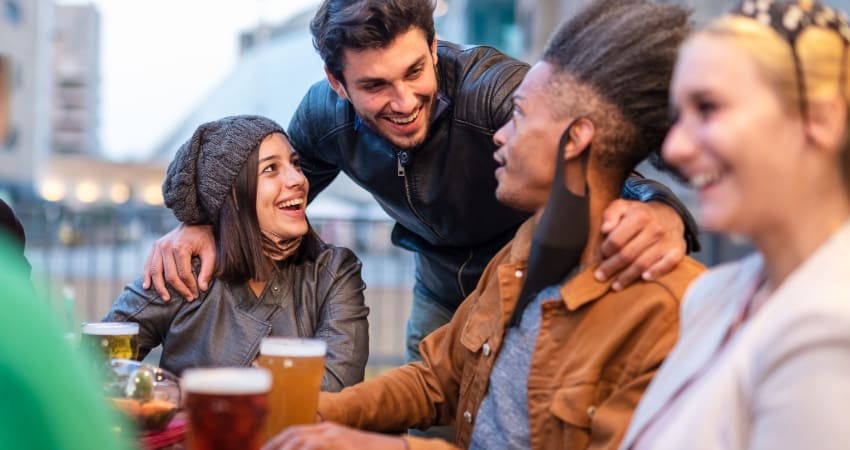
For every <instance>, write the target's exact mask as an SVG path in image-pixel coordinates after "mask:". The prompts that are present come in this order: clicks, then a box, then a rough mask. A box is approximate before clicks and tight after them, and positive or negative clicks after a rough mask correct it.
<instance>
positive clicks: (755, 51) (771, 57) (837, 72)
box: [685, 15, 850, 191]
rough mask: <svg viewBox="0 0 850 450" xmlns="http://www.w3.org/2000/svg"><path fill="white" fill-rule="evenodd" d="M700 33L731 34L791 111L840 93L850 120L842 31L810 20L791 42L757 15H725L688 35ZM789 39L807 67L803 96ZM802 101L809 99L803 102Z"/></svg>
mask: <svg viewBox="0 0 850 450" xmlns="http://www.w3.org/2000/svg"><path fill="white" fill-rule="evenodd" d="M700 35H703V36H704V35H708V36H714V37H721V38H724V39H727V40H729V41H730V42H731V43H732V44H733V45H734V46H735V47H736V48H737V49H739V50H741V51H742V52H744V54H746V55H747V56H748V57H749V58H750V59H751V60H752V61H753V62H754V63H755V65H756V67H757V70H758V71H759V72H760V74H761V75H762V76H763V77H764V79H765V80H766V81H767V82H768V83H770V84H771V85H772V86H773V89H774V91H775V92H776V94H777V95H778V96H779V98H780V100H781V102H782V104H783V105H784V106H785V109H786V112H787V113H788V114H789V115H791V116H796V117H802V116H803V113H804V112H803V111H801V108H802V107H805V108H807V109H808V108H811V105H812V103H813V102H816V101H818V100H825V99H831V98H834V97H835V96H837V95H840V96H841V98H842V99H843V100H844V102H845V104H847V105H848V121H850V86H848V78H849V77H850V74H848V72H850V65H848V59H850V58H848V57H847V56H846V55H845V54H844V53H845V51H846V49H845V42H844V40H843V39H842V37H841V35H839V34H838V32H836V31H834V30H832V29H827V28H821V27H815V26H811V27H808V28H806V29H805V30H803V31H802V32H801V33H800V35H799V36H798V37H797V39H796V41H795V42H794V43H793V44H792V43H791V42H789V41H787V40H786V39H785V38H783V37H782V36H781V35H780V34H779V33H777V32H776V31H775V30H773V29H772V28H770V27H768V26H765V25H763V24H761V23H759V22H757V21H755V20H753V19H750V18H747V17H743V16H736V15H725V16H722V17H720V18H718V19H715V20H714V21H712V22H710V23H709V24H708V25H706V26H705V28H703V29H702V30H700V31H699V32H698V33H696V34H695V35H694V36H692V37H691V38H689V40H690V39H694V38H695V37H696V36H700ZM685 45H687V42H686V44H685ZM791 45H794V48H795V49H796V52H797V56H798V57H799V62H800V70H801V71H802V73H803V80H802V81H803V89H805V98H804V99H801V98H800V84H799V81H798V79H797V70H798V69H797V67H796V66H795V63H794V54H793V51H792V47H791ZM842 66H843V67H842ZM801 101H805V103H803V104H802V105H801ZM806 114H807V113H806ZM848 126H850V123H849V124H847V125H845V128H844V139H843V140H842V144H841V149H840V150H841V154H840V156H839V157H840V159H841V164H842V175H843V178H844V183H845V186H846V187H847V188H848V191H850V139H848Z"/></svg>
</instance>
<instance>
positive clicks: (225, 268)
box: [213, 147, 326, 283]
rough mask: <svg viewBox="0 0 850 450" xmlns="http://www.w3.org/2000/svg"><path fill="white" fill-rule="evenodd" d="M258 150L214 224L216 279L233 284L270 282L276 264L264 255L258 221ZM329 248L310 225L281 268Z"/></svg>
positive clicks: (246, 164) (250, 157)
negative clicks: (253, 281)
mask: <svg viewBox="0 0 850 450" xmlns="http://www.w3.org/2000/svg"><path fill="white" fill-rule="evenodd" d="M258 160H259V147H257V148H256V149H254V151H253V152H251V155H249V156H248V159H247V160H246V161H245V164H244V165H243V166H242V169H241V170H240V171H239V175H238V176H237V177H236V183H234V185H233V190H232V191H231V195H228V196H226V197H225V199H224V203H223V204H222V206H221V211H220V212H219V220H218V221H217V222H214V223H213V236H214V238H215V246H216V253H217V254H216V260H217V264H218V266H217V267H216V276H217V277H218V278H221V279H222V280H225V281H228V282H234V283H242V282H246V281H248V280H250V279H254V280H256V281H267V280H269V279H270V278H271V277H272V275H273V274H274V271H275V265H276V263H275V261H273V260H272V259H271V258H269V257H268V256H266V254H265V253H264V252H263V245H262V238H263V233H262V231H260V223H259V221H258V219H257V170H258V168H259V166H258V164H259V162H258ZM325 246H326V244H325V243H324V242H323V241H322V239H321V238H320V237H319V235H318V234H317V233H316V232H315V230H313V227H312V226H311V225H310V222H307V233H306V234H305V235H304V236H303V237H302V238H301V245H300V246H299V247H298V250H297V251H296V252H295V254H294V255H292V256H290V257H289V258H287V259H286V260H284V261H281V262H280V263H278V264H300V263H302V262H305V261H312V260H315V259H316V258H317V257H318V255H319V253H320V252H321V251H322V250H323V249H324V248H325Z"/></svg>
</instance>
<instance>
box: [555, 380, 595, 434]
mask: <svg viewBox="0 0 850 450" xmlns="http://www.w3.org/2000/svg"><path fill="white" fill-rule="evenodd" d="M596 406H597V405H596V384H595V383H583V384H578V385H575V386H570V387H565V388H561V389H558V390H557V391H555V394H554V396H553V397H552V403H551V404H550V405H549V412H550V413H552V415H553V416H555V417H557V418H558V420H560V421H561V422H564V423H566V424H568V425H572V426H574V427H578V428H585V429H586V428H590V423H591V421H592V420H593V415H594V414H595V413H596Z"/></svg>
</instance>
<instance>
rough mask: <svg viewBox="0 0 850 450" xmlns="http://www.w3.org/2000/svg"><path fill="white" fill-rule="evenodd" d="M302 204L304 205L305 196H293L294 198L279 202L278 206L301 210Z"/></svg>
mask: <svg viewBox="0 0 850 450" xmlns="http://www.w3.org/2000/svg"><path fill="white" fill-rule="evenodd" d="M302 205H304V198H303V197H299V198H293V199H292V200H287V201H285V202H282V203H278V204H277V207H278V208H279V209H289V210H299V209H301V207H302Z"/></svg>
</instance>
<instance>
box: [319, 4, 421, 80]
mask: <svg viewBox="0 0 850 450" xmlns="http://www.w3.org/2000/svg"><path fill="white" fill-rule="evenodd" d="M411 28H419V29H420V30H422V32H423V33H424V34H425V39H427V40H428V44H429V45H430V44H431V43H432V42H434V2H433V0H354V1H352V0H325V1H323V2H322V4H321V6H319V10H318V11H317V12H316V15H315V16H313V20H312V21H311V22H310V32H311V33H312V34H313V47H315V48H316V51H317V52H319V56H321V58H322V61H324V62H325V67H327V69H328V71H329V72H330V73H331V75H333V76H334V78H336V79H337V80H339V81H340V82H341V83H342V84H343V85H345V79H344V78H343V76H342V70H343V63H344V61H343V56H344V52H345V50H346V49H350V50H356V51H359V50H367V49H379V48H386V47H387V46H388V45H390V43H392V42H393V41H394V40H395V38H397V37H398V36H399V35H401V34H403V33H406V32H407V31H409V30H410V29H411Z"/></svg>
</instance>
